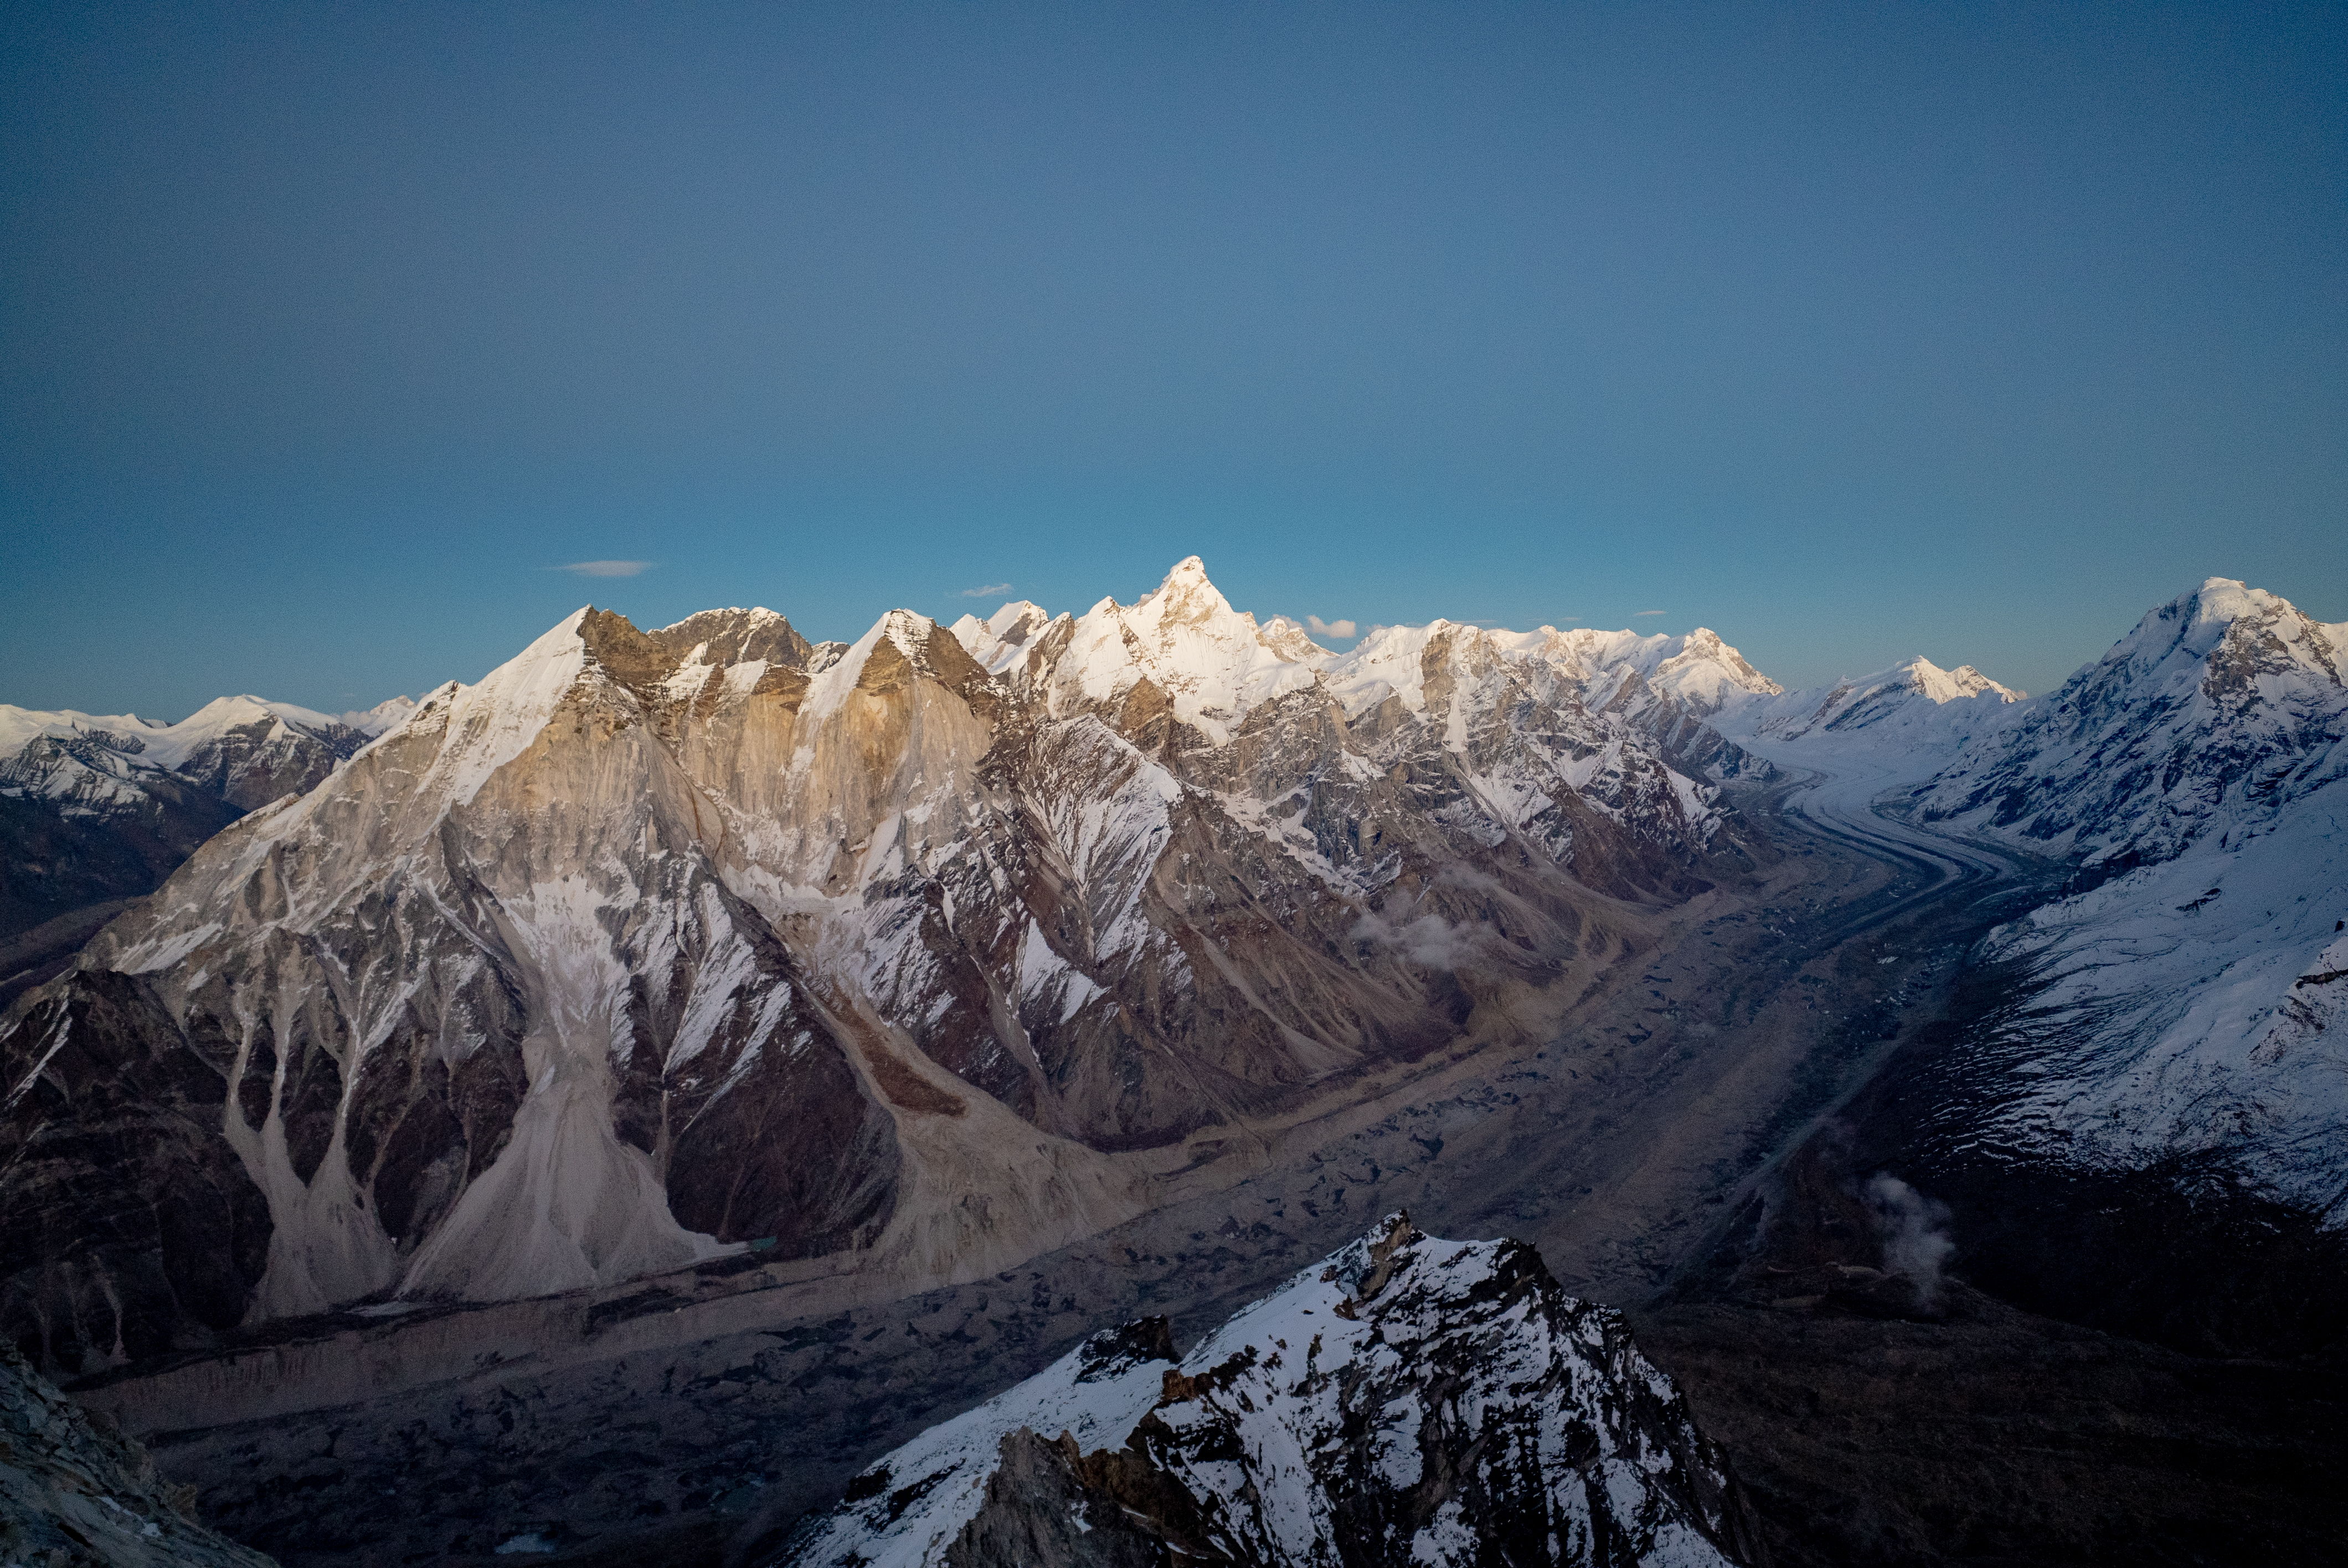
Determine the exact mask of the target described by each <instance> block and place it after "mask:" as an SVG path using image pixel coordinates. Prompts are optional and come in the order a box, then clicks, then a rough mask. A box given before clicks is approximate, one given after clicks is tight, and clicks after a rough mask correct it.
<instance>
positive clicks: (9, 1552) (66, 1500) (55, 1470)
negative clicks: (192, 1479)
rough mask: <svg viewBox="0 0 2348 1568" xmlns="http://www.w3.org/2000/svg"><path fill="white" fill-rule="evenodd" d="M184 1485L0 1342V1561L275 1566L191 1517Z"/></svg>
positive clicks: (77, 1565) (79, 1567) (126, 1566)
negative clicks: (170, 1478) (174, 1483)
mask: <svg viewBox="0 0 2348 1568" xmlns="http://www.w3.org/2000/svg"><path fill="white" fill-rule="evenodd" d="M191 1501H192V1498H191V1494H190V1491H189V1489H187V1488H185V1487H179V1486H172V1485H170V1484H169V1483H167V1482H165V1481H162V1480H161V1479H160V1477H158V1476H157V1475H156V1473H155V1466H154V1463H153V1461H152V1460H149V1458H148V1457H147V1452H146V1450H144V1449H142V1448H140V1447H139V1445H138V1444H137V1443H135V1442H132V1441H131V1440H129V1439H128V1438H126V1437H123V1436H122V1435H121V1434H120V1433H119V1432H118V1431H115V1430H112V1429H111V1427H110V1426H108V1425H105V1424H102V1423H101V1422H100V1421H99V1420H97V1419H93V1418H91V1417H90V1416H89V1415H88V1413H87V1412H86V1411H84V1410H83V1409H82V1408H81V1407H80V1406H79V1405H77V1404H75V1403H74V1402H73V1401H72V1400H71V1399H67V1398H66V1397H65V1396H64V1395H62V1394H60V1393H58V1392H57V1389H54V1388H52V1387H51V1386H50V1385H49V1384H48V1383H47V1382H46V1380H44V1379H43V1378H41V1377H40V1375H39V1374H38V1373H36V1372H35V1371H34V1370H33V1369H32V1368H31V1367H29V1366H27V1365H26V1362H25V1359H24V1358H22V1357H20V1356H18V1355H17V1354H16V1353H15V1351H14V1350H12V1349H9V1348H6V1347H5V1346H0V1563H8V1564H10V1568H19V1565H21V1568H165V1565H166V1564H170V1565H173V1568H273V1564H272V1563H270V1560H269V1559H268V1558H266V1557H263V1555H262V1554H261V1553H258V1552H248V1551H246V1550H245V1549H244V1548H243V1547H242V1546H239V1545H237V1544H236V1543H235V1542H231V1541H226V1540H223V1539H222V1538H221V1537H220V1536H218V1535H216V1534H214V1533H213V1532H211V1531H209V1530H207V1529H205V1528H204V1527H203V1526H202V1525H201V1524H200V1523H198V1522H196V1521H195V1520H194V1519H192V1518H191V1516H190V1513H189V1510H190V1507H191Z"/></svg>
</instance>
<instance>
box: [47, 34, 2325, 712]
mask: <svg viewBox="0 0 2348 1568" xmlns="http://www.w3.org/2000/svg"><path fill="white" fill-rule="evenodd" d="M1194 552H1195V553H1199V554H1201V555H1203V556H1204V557H1205V558H1206V559H1207V564H1208V566H1209V569H1210V571H1211V572H1212V573H1213V575H1214V576H1215V578H1216V579H1217V581H1218V582H1219V583H1220V585H1221V586H1222V587H1223V588H1224V589H1225V590H1226V591H1227V592H1228V593H1229V594H1230V595H1231V598H1232V600H1234V601H1235V602H1236V603H1238V604H1239V605H1240V606H1241V608H1245V609H1254V610H1259V611H1262V612H1272V611H1285V612H1288V613H1291V614H1294V615H1297V616H1300V617H1301V616H1303V615H1306V614H1313V615H1318V616H1321V617H1323V619H1325V620H1332V621H1334V620H1340V619H1351V620H1356V621H1358V622H1360V623H1362V624H1364V625H1365V626H1366V625H1367V624H1369V623H1371V622H1374V621H1401V620H1413V621H1415V620H1427V619H1429V618H1431V617H1434V616H1437V615H1447V616H1450V617H1452V618H1454V619H1457V620H1496V621H1499V622H1502V623H1505V624H1509V625H1514V626H1519V627H1528V626H1531V625H1534V624H1538V623H1540V622H1542V621H1549V622H1551V623H1556V624H1565V623H1568V622H1569V621H1573V620H1579V621H1581V622H1583V623H1586V624H1592V625H1601V626H1622V625H1635V626H1637V627H1639V628H1640V629H1642V630H1668V631H1675V632H1676V631H1684V630H1688V629H1689V628H1690V627H1692V626H1694V625H1697V624H1706V625H1710V626H1713V627H1715V628H1717V629H1718V630H1720V631H1721V632H1722V633H1723V634H1724V635H1725V636H1726V637H1727V638H1728V639H1729V640H1730V641H1733V642H1735V643H1736V644H1738V645H1739V646H1741V647H1742V648H1743V649H1744V650H1745V651H1746V653H1747V654H1748V655H1749V656H1750V657H1751V658H1752V659H1753V660H1754V661H1756V663H1758V664H1759V665H1761V666H1762V667H1763V668H1764V669H1765V670H1767V671H1770V672H1772V673H1774V674H1776V676H1777V677H1778V678H1779V679H1781V680H1784V681H1786V682H1787V683H1788V684H1808V683H1812V682H1819V681H1824V680H1828V679H1831V678H1833V677H1834V676H1836V675H1838V674H1842V673H1856V672H1859V671H1867V670H1870V669H1874V668H1878V667H1880V666H1882V665H1885V664H1888V663H1890V662H1891V661H1894V660H1895V659H1897V658H1900V657H1902V656H1904V655H1907V654H1909V653H1911V652H1921V653H1923V654H1925V655H1927V656H1928V657H1930V658H1931V659H1933V660H1936V661H1940V662H1941V663H1943V664H1955V663H1958V662H1962V661H1971V662H1974V663H1978V664H1980V665H1982V667H1983V668H1984V669H1986V670H1987V671H1989V672H1990V673H1992V674H1993V675H1995V676H1998V677H2000V678H2002V679H2003V680H2006V681H2008V682H2013V683H2018V684H2022V685H2025V686H2028V687H2030V688H2031V689H2033V690H2038V689H2042V688H2044V687H2045V686H2047V685H2049V684H2052V683H2053V682H2055V681H2057V680H2058V679H2059V678H2060V677H2061V676H2062V675H2063V674H2065V672H2067V671H2069V670H2070V669H2071V668H2073V667H2074V666H2075V665H2076V664H2078V663H2080V662H2081V661H2085V660H2086V659H2089V658H2092V657H2094V656H2095V655H2096V654H2097V653H2099V652H2100V651H2102V650H2103V649H2104V648H2105V647H2106V645H2107V644H2108V643H2109V642H2110V641H2111V640H2112V639H2114V638H2115V637H2116V636H2118V635H2119V634H2120V633H2121V632H2123V631H2124V630H2127V627H2128V626H2129V625H2130V624H2132V623H2133V622H2134V621H2135V620H2136V619H2137V617H2138V616H2139V615H2140V614H2141V613H2142V612H2143V611H2144V610H2146V609H2147V608H2148V607H2150V606H2151V605H2152V604H2154V603H2156V602H2157V601H2159V600H2165V599H2168V598H2169V597H2171V596H2172V595H2174V594H2176V593H2178V592H2180V591H2183V590H2184V589H2188V588H2189V587H2191V586H2192V585H2193V584H2195V583H2197V582H2199V580H2200V579H2202V578H2204V577H2206V576H2209V575H2212V574H2217V575H2224V576H2233V577H2243V578H2247V579H2249V580H2250V581H2251V582H2252V583H2253V584H2255V585H2257V586H2260V587H2264V588H2269V589H2274V590H2275V591H2278V592H2280V593H2282V594H2284V595H2286V596H2287V597H2289V598H2291V599H2292V600H2295V601H2297V602H2299V603H2300V604H2301V605H2302V607H2303V608H2305V609H2306V610H2309V611H2310V612H2311V613H2314V614H2317V615H2319V616H2321V617H2322V618H2324V619H2327V620H2343V619H2348V11H2344V10H2343V8H2342V7H2340V6H2320V7H2319V6H2291V5H2274V6H2256V7H2227V6H2219V5H2182V6H2162V5H2145V4H2128V5H2111V6H2089V5H2078V6H2069V5H2033V6H2021V5H2013V6H2003V5H1930V6H1924V5H1913V6H1910V5H1885V4H1867V5H1851V6H1835V5H1750V6H1746V5H1687V6H1666V5H1636V6H1622V7H1591V6H1560V5H1477V4H1453V5H1431V4H1430V5H1408V6H1386V5H1372V4H1345V5H1285V4H1262V3H1250V4H1244V5H1239V4H1235V5H1179V4H1151V5H1102V4H1089V5H1069V6H1066V7H1056V6H1047V5H995V4H984V3H978V4H956V5H935V6H928V5H855V6H842V7H832V6H825V5H795V6H774V5H739V6H710V7H694V6H687V5H657V6H646V5H586V4H579V5H447V6H439V5H428V4H404V5H396V6H384V5H373V6H363V5H335V6H324V5H320V6H304V7H277V6H272V5H236V6H233V7H222V8H218V9H214V8H210V7H205V6H201V5H172V6H164V7H151V8H150V7H141V6H137V5H103V6H99V5H74V6H54V7H50V6H41V5H30V4H25V3H22V0H19V3H18V4H15V5H10V6H8V7H6V8H5V14H4V15H0V701H8V702H18V703H23V704H27V705H32V706H40V707H52V706H72V707H78V708H83V709H86V710H91V711H98V712H116V711H121V710H124V709H131V710H134V711H137V712H143V713H147V714H149V715H152V716H159V717H177V716H178V715H180V714H181V713H184V712H188V711H189V710H191V709H192V708H193V707H195V706H197V705H198V704H200V703H201V702H203V701H204V700H205V699H206V698H209V697H211V696H212V695H214V694H217V693H220V692H236V691H253V692H261V693H263V694H264V695H271V696H278V697H283V698H285V699H288V700H292V701H295V702H305V703H309V704H311V705H314V706H318V707H324V708H328V709H340V708H343V707H346V706H351V705H355V704H363V703H368V702H374V701H376V699H378V698H380V697H383V696H385V695H387V694H389V693H391V692H397V691H407V692H415V691H417V690H420V689H422V688H423V687H426V686H428V685H430V684H432V683H434V682H438V681H440V680H443V679H447V678H450V677H455V678H459V679H466V680H471V679H476V678H478V677H479V674H480V673H481V672H482V671H485V670H487V669H489V668H490V667H491V666H493V665H495V664H496V663H498V662H499V661H501V660H502V659H504V658H506V657H508V656H510V654H511V653H512V652H513V651H516V650H518V649H519V648H520V646H521V645H522V644H524V643H525V642H527V641H529V640H530V638H531V637H533V636H534V635H536V634H537V633H538V632H539V631H541V630H544V629H545V628H546V627H547V626H548V625H550V624H551V623H552V622H553V621H555V620H558V619H559V618H560V617H561V615H562V614H564V613H565V612H566V611H567V610H571V609H572V608H573V607H574V606H576V605H578V604H580V603H582V602H584V601H588V600H593V601H594V602H596V603H600V604H605V605H608V606H611V607H612V608H614V609H617V610H621V611H623V613H625V614H627V615H629V616H631V617H632V618H633V619H635V620H638V621H639V622H640V623H643V624H660V623H664V622H666V621H669V620H675V619H677V618H679V617H681V616H683V615H685V614H686V613H687V612H689V611H691V610H695V609H699V608H703V607H705V606H709V605H715V604H754V603H755V604H766V605H768V606H771V607H773V608H774V609H777V610H781V611H783V612H784V613H785V614H787V615H788V616H789V617H790V618H791V619H792V620H793V621H794V622H795V623H797V624H798V625H799V626H800V627H801V628H802V629H803V630H806V631H807V632H808V634H809V635H811V636H816V637H839V638H848V637H853V636H855V635H856V634H857V633H859V632H860V631H861V630H863V629H864V628H865V627H866V626H867V625H868V624H870V621H871V620H872V619H873V618H874V617H875V616H876V615H878V614H879V613H880V612H881V611H882V610H886V609H888V608H890V607H891V606H894V605H906V606H910V607H911V608H913V609H916V610H922V611H925V612H928V613H931V614H934V615H937V616H940V617H941V618H942V619H950V618H951V617H953V615H955V614H958V613H960V612H961V611H962V610H965V609H969V608H973V607H976V608H980V609H982V610H983V609H985V608H988V607H991V605H992V604H993V603H994V602H995V600H994V599H965V598H963V597H961V596H962V594H963V590H965V589H976V588H982V587H986V586H989V585H994V584H1002V583H1008V584H1010V585H1011V587H1012V590H1013V591H1014V593H1016V594H1017V595H1019V596H1021V597H1027V598H1033V599H1035V600H1040V601H1042V602H1044V603H1045V605H1047V606H1049V607H1050V608H1052V609H1054V610H1064V609H1076V610H1081V609H1083V608H1084V607H1085V606H1086V605H1088V604H1090V603H1091V602H1093V601H1094V600H1097V599H1099V598H1100V597H1102V596H1103V595H1107V594H1114V595H1116V596H1117V597H1118V598H1120V599H1124V600H1131V599H1132V598H1134V597H1135V596H1136V595H1138V594H1139V593H1141V592H1143V591H1146V590H1147V589H1149V588H1150V587H1152V586H1153V585H1154V584H1155V583H1156V582H1157V580H1158V579H1159V576H1160V575H1161V574H1162V573H1163V572H1164V570H1165V569H1166V568H1167V567H1168V566H1169V564H1170V563H1171V562H1172V561H1174V560H1175V559H1178V558H1179V557H1181V556H1184V555H1187V554H1190V553H1194ZM584 560H622V561H644V562H649V563H651V564H650V565H649V566H648V567H646V568H645V569H644V570H642V571H641V572H639V573H638V574H636V575H633V576H627V577H607V578H602V579H582V578H581V577H579V576H578V575H576V574H573V573H568V572H565V571H562V570H560V569H559V568H561V567H562V566H563V565H565V564H567V563H572V562H578V561H584ZM1649 610H1661V611H1662V612H1663V613H1662V614H1660V615H1646V616H1640V614H1639V612H1641V611H1649ZM1634 618H1635V619H1634Z"/></svg>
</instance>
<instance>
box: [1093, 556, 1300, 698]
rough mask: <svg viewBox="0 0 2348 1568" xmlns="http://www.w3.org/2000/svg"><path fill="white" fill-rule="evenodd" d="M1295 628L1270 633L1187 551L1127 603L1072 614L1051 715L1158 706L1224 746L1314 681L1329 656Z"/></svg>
mask: <svg viewBox="0 0 2348 1568" xmlns="http://www.w3.org/2000/svg"><path fill="white" fill-rule="evenodd" d="M1292 630H1293V629H1292V623H1291V624H1288V625H1283V626H1282V627H1281V628H1280V629H1278V630H1275V631H1274V633H1273V635H1272V637H1271V638H1267V637H1266V635H1265V633H1264V630H1263V629H1262V628H1261V627H1259V626H1258V625H1257V624H1256V620H1255V617H1254V616H1253V615H1251V614H1248V613H1246V612H1245V611H1241V610H1233V609H1232V608H1231V600H1227V599H1225V598H1224V597H1223V595H1222V592H1221V590H1220V589H1217V588H1216V587H1215V585H1214V584H1213V583H1212V582H1210V581H1209V580H1208V578H1207V569H1206V567H1205V565H1204V563H1202V562H1201V561H1200V559H1199V558H1198V557H1197V556H1191V557H1189V558H1188V559H1184V560H1182V561H1180V562H1178V563H1177V564H1176V565H1175V568H1174V569H1173V570H1171V571H1169V572H1168V573H1167V574H1166V580H1165V581H1163V582H1161V583H1159V585H1158V587H1157V589H1155V590H1154V591H1152V592H1149V593H1147V594H1144V595H1143V596H1142V597H1141V598H1140V599H1138V600H1135V601H1134V602H1133V603H1132V604H1131V605H1120V604H1118V603H1117V600H1114V599H1104V600H1101V601H1100V602H1099V603H1098V604H1096V605H1095V606H1093V607H1092V609H1090V610H1086V612H1085V613H1084V614H1083V615H1081V616H1079V617H1078V618H1077V619H1076V623H1075V625H1074V626H1073V627H1072V628H1071V629H1070V633H1069V638H1068V641H1067V644H1066V650H1065V651H1063V652H1061V653H1060V655H1059V657H1058V658H1057V659H1056V661H1054V664H1053V667H1052V670H1051V672H1050V675H1049V677H1048V685H1049V699H1050V702H1051V709H1052V712H1053V713H1054V715H1055V716H1058V715H1061V714H1063V713H1066V712H1077V711H1082V710H1085V709H1095V708H1105V707H1116V706H1131V705H1134V704H1135V703H1137V702H1138V704H1140V705H1142V706H1145V707H1146V706H1148V705H1149V704H1151V703H1153V702H1164V703H1165V704H1166V705H1167V706H1168V707H1169V709H1170V710H1171V712H1172V713H1173V716H1174V717H1175V718H1176V719H1177V720H1178V721H1179V722H1180V723H1185V724H1188V725H1189V726H1190V727H1191V728H1193V729H1195V730H1197V731H1199V732H1200V733H1201V734H1203V735H1205V736H1206V737H1207V738H1208V740H1209V741H1210V743H1213V744H1216V745H1220V744H1222V743H1224V742H1226V741H1228V740H1229V739H1230V738H1231V733H1232V732H1233V731H1234V730H1235V729H1236V728H1237V727H1238V725H1239V724H1240V723H1241V720H1243V719H1244V718H1245V716H1246V715H1247V713H1248V712H1249V711H1250V710H1251V709H1252V708H1254V707H1256V706H1257V705H1258V704H1260V703H1262V702H1271V701H1273V700H1275V699H1277V698H1279V697H1282V696H1284V695H1286V694H1287V693H1289V692H1296V691H1302V690H1303V689H1305V688H1307V687H1309V686H1311V685H1312V684H1313V666H1314V664H1315V663H1316V662H1318V661H1319V658H1325V657H1326V655H1325V654H1323V652H1322V651H1321V650H1319V649H1318V648H1314V647H1313V646H1312V644H1311V643H1310V641H1309V640H1306V639H1300V638H1297V637H1294V636H1292V635H1286V633H1288V632H1290V631H1292ZM1300 642H1301V643H1303V648H1300V646H1299V644H1300ZM1275 643H1277V644H1279V646H1275ZM1304 648H1310V649H1311V653H1310V654H1307V653H1305V652H1304V651H1303V649H1304ZM1316 655H1317V656H1319V657H1318V658H1316V657H1314V656H1316Z"/></svg>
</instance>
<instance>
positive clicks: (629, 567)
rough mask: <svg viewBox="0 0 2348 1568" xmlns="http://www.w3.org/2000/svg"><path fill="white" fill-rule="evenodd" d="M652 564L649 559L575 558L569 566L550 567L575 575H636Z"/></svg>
mask: <svg viewBox="0 0 2348 1568" xmlns="http://www.w3.org/2000/svg"><path fill="white" fill-rule="evenodd" d="M652 564H653V563H652V562H650V561H648V560H575V561H572V563H571V564H570V565H569V566H558V567H553V568H551V570H553V571H567V572H569V573H571V575H572V576H573V577H634V576H635V575H636V574H637V573H639V572H643V571H648V570H650V569H651V568H652Z"/></svg>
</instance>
